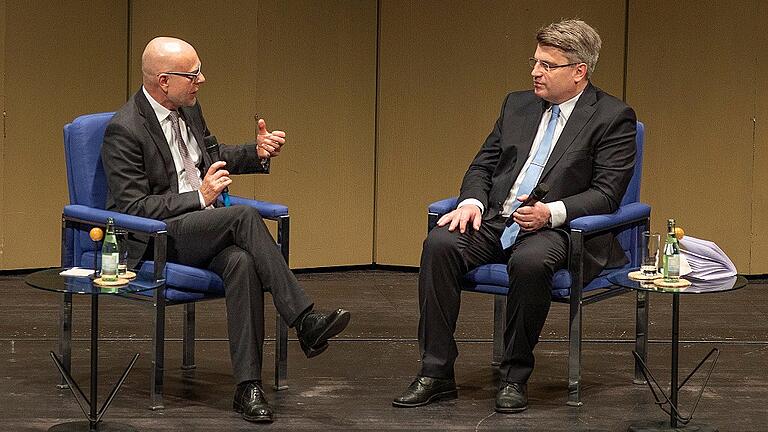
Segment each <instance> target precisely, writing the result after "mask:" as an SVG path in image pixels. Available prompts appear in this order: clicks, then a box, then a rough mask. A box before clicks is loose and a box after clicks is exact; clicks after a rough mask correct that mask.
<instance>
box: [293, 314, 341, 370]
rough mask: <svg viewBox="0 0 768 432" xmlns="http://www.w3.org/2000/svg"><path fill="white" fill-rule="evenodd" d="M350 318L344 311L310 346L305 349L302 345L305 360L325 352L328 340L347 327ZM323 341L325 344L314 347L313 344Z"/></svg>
mask: <svg viewBox="0 0 768 432" xmlns="http://www.w3.org/2000/svg"><path fill="white" fill-rule="evenodd" d="M350 318H351V315H350V313H349V312H348V311H344V312H342V313H340V314H338V315H337V316H336V318H334V319H333V322H331V324H330V325H329V326H328V328H326V329H325V331H324V332H322V333H320V334H319V335H318V336H317V338H315V340H314V342H313V343H312V344H311V345H310V346H308V347H307V346H305V345H302V347H301V349H302V350H303V351H304V354H305V355H306V356H307V358H312V357H315V356H317V355H320V354H321V353H322V352H323V351H325V350H326V349H327V348H328V339H330V338H332V337H334V336H336V335H337V334H339V333H341V332H343V331H344V329H345V328H347V325H349V319H350ZM323 339H325V342H324V343H323V344H322V345H320V346H317V347H316V346H315V344H317V343H318V341H321V340H323Z"/></svg>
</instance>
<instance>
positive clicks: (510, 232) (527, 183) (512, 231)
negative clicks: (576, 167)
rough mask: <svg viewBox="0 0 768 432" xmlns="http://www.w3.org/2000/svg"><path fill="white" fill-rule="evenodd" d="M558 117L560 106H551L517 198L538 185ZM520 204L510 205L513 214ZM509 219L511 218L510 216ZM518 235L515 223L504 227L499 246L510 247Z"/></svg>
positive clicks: (518, 227) (517, 227)
mask: <svg viewBox="0 0 768 432" xmlns="http://www.w3.org/2000/svg"><path fill="white" fill-rule="evenodd" d="M558 117H560V106H558V105H552V117H550V119H549V123H547V130H545V131H544V138H542V139H541V144H539V148H538V150H536V155H535V156H534V157H533V160H532V161H531V165H530V166H529V167H528V170H527V171H526V172H525V176H524V177H523V181H522V183H520V188H519V189H518V190H517V195H518V196H520V195H529V194H530V193H531V192H532V191H533V188H535V187H536V185H537V184H538V183H539V177H541V172H542V171H543V170H544V165H545V164H546V163H547V159H549V149H550V148H551V147H552V138H553V137H554V136H555V126H556V125H557V118H558ZM520 204H522V203H521V202H520V201H517V200H515V203H514V204H513V205H512V212H513V213H514V211H515V210H517V208H518V207H520ZM510 217H512V216H511V215H510ZM518 233H520V225H518V224H517V222H514V223H512V225H510V226H508V227H506V228H505V229H504V232H503V233H502V234H501V246H502V247H503V248H504V249H507V248H509V247H510V246H512V245H513V244H514V243H515V239H517V235H518Z"/></svg>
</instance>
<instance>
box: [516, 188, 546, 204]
mask: <svg viewBox="0 0 768 432" xmlns="http://www.w3.org/2000/svg"><path fill="white" fill-rule="evenodd" d="M548 193H549V185H548V184H546V183H539V184H538V186H536V187H535V188H533V190H532V191H531V193H530V194H529V195H528V199H526V200H525V201H523V203H522V204H520V207H525V206H529V205H533V204H535V203H536V201H541V200H543V199H544V197H545V196H547V194H548Z"/></svg>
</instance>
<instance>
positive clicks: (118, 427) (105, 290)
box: [24, 268, 163, 432]
mask: <svg viewBox="0 0 768 432" xmlns="http://www.w3.org/2000/svg"><path fill="white" fill-rule="evenodd" d="M63 270H64V269H61V268H55V269H48V270H42V271H39V272H35V273H32V274H30V275H29V276H27V277H26V278H25V279H24V282H25V283H26V284H27V285H29V286H31V287H33V288H37V289H41V290H45V291H53V292H58V293H62V294H65V295H73V294H74V295H87V296H90V297H91V371H90V378H91V380H90V387H91V388H90V398H87V397H86V396H85V394H84V393H83V391H82V390H81V389H80V386H78V385H77V382H75V380H74V379H73V378H72V375H71V374H70V372H69V370H67V368H66V367H65V366H64V365H63V364H62V361H61V359H59V358H58V356H57V355H56V354H55V353H54V352H53V351H51V352H50V355H51V359H53V362H54V364H55V365H56V367H57V368H58V369H59V372H60V373H61V375H62V377H63V378H64V380H65V381H66V383H67V384H68V386H69V389H70V390H71V391H72V394H73V395H74V397H75V400H76V401H77V404H78V405H80V409H82V410H83V414H85V417H86V418H87V419H88V420H87V421H75V422H68V423H61V424H57V425H54V426H52V427H51V428H50V429H48V430H49V431H50V432H74V431H88V432H95V431H99V432H131V431H135V430H136V429H135V428H133V427H132V426H130V425H126V424H122V423H113V422H102V421H101V418H102V417H103V416H104V413H105V412H106V411H107V408H109V405H110V404H111V403H112V400H113V399H114V398H115V395H116V394H117V392H118V390H120V387H121V386H122V385H123V382H125V378H126V377H127V376H128V373H129V372H130V371H131V368H133V365H134V364H135V363H136V359H138V358H139V354H136V355H134V356H133V359H131V361H130V362H129V363H128V366H127V367H126V368H125V371H123V374H122V375H121V376H120V379H118V380H117V383H115V385H114V386H113V387H112V390H111V391H110V392H109V395H108V396H107V398H106V399H105V400H104V404H103V405H102V406H101V408H99V405H98V394H97V393H98V391H97V388H98V377H99V374H98V371H99V297H101V296H103V295H117V296H120V295H126V294H133V293H138V292H142V291H150V290H154V289H157V288H160V287H161V286H162V284H163V281H162V280H161V281H157V280H155V279H154V275H146V274H141V273H140V274H139V275H137V277H136V278H135V279H133V280H131V281H129V282H128V284H127V285H121V286H116V287H102V286H98V285H95V284H94V283H93V280H92V279H91V277H90V276H85V277H73V276H62V275H60V274H59V273H60V272H62V271H63Z"/></svg>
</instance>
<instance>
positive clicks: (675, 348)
mask: <svg viewBox="0 0 768 432" xmlns="http://www.w3.org/2000/svg"><path fill="white" fill-rule="evenodd" d="M633 270H637V269H633ZM608 280H609V281H610V282H611V283H613V284H616V285H618V286H622V287H624V288H629V289H633V290H638V291H646V292H651V293H662V294H671V295H672V365H671V366H672V367H671V368H670V374H671V377H670V385H669V387H670V388H669V393H670V396H669V397H667V395H666V394H665V393H664V391H663V390H662V389H661V386H659V385H658V383H657V382H656V379H655V378H654V377H653V375H652V374H651V372H650V370H649V369H648V366H647V365H646V364H645V362H643V360H642V359H641V358H640V356H639V355H638V354H637V353H636V352H634V351H633V352H632V354H634V356H635V361H637V362H638V363H639V364H640V367H641V369H642V371H643V375H645V378H646V382H647V383H648V386H649V387H650V388H651V392H652V393H653V396H654V398H655V399H656V404H658V405H659V406H660V407H661V409H662V410H664V412H666V413H667V414H669V421H668V422H667V421H663V422H646V423H642V424H637V425H632V426H630V427H629V431H630V432H657V431H664V432H673V431H680V432H682V431H697V432H707V431H717V428H715V427H714V426H710V425H704V424H693V423H690V421H691V419H692V418H693V412H694V411H695V410H696V406H697V405H698V403H699V400H700V399H701V395H702V393H703V392H704V387H705V386H706V384H707V381H708V380H709V376H710V375H711V374H712V370H713V369H714V367H715V363H716V362H717V355H719V352H720V351H719V350H718V349H717V348H713V349H712V350H711V351H710V352H709V354H707V355H706V356H705V357H704V359H702V360H701V361H700V362H699V364H698V365H697V366H696V367H695V368H694V369H693V371H691V373H690V374H689V375H688V377H686V378H685V379H684V380H683V382H682V384H680V385H678V354H679V341H680V296H681V295H693V294H708V293H719V292H727V291H734V290H737V289H739V288H743V287H745V286H747V280H746V279H745V278H744V277H743V276H733V277H731V278H727V279H720V280H717V281H712V282H698V281H692V283H691V285H690V286H688V287H685V288H662V287H658V286H656V285H655V284H654V283H653V282H648V281H636V280H632V279H630V278H629V276H627V273H626V272H616V273H614V274H612V275H609V276H608ZM713 354H715V358H714V360H713V362H712V366H711V367H710V369H709V373H708V374H707V378H706V380H705V382H704V384H703V385H702V388H701V391H700V392H699V395H698V397H697V399H696V402H695V403H694V405H693V409H691V412H690V414H688V416H683V415H682V414H681V413H680V410H679V407H678V402H677V400H678V394H679V392H680V389H681V388H682V387H683V386H684V385H685V384H686V383H687V382H688V380H689V379H690V378H691V377H692V376H693V375H694V374H695V373H696V372H697V371H698V370H699V368H701V366H702V365H703V364H704V363H705V362H706V361H707V359H709V358H710V357H711V356H712V355H713ZM654 385H655V386H656V387H655V388H654ZM657 392H658V393H661V396H663V398H662V397H659V394H658V393H657ZM667 404H668V405H669V411H667V410H666V409H665V405H667Z"/></svg>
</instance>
